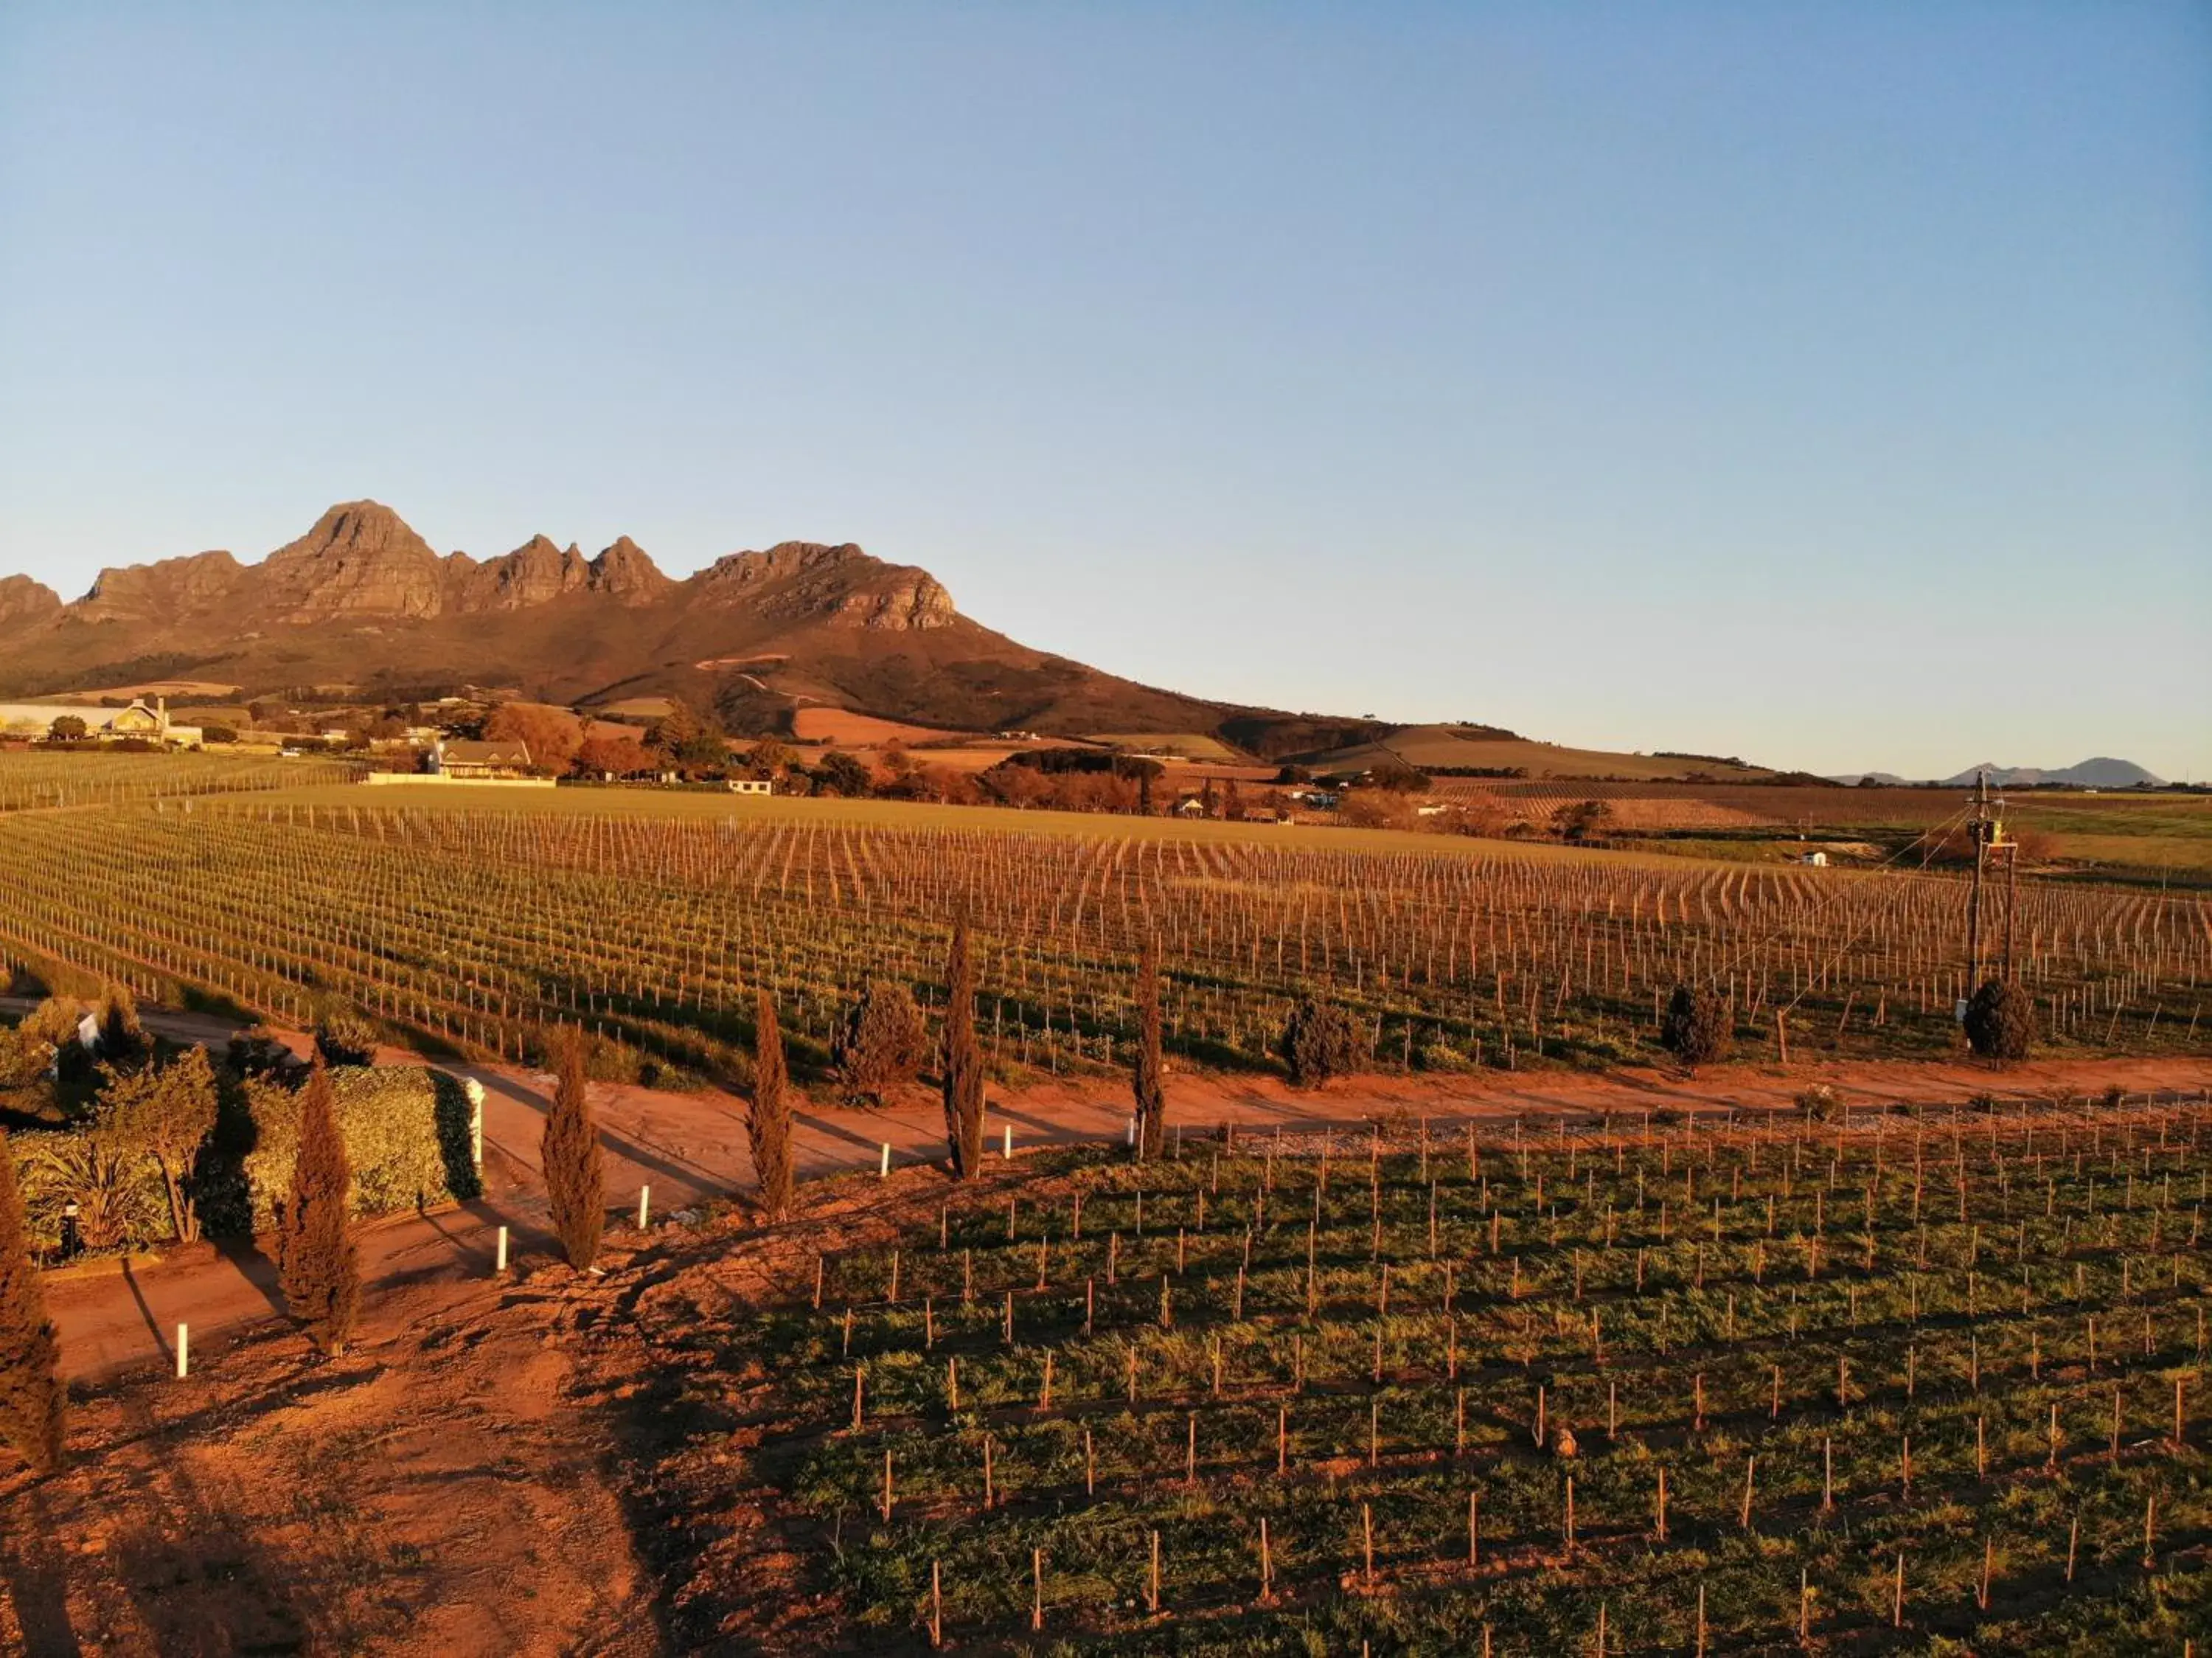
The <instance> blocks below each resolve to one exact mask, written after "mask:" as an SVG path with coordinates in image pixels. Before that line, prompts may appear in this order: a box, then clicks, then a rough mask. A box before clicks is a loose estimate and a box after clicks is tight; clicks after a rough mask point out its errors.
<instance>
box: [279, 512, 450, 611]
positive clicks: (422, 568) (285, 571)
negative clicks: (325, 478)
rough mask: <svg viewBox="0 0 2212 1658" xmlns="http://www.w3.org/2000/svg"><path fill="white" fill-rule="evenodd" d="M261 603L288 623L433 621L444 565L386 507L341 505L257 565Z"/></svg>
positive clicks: (442, 593) (439, 606) (441, 603)
mask: <svg viewBox="0 0 2212 1658" xmlns="http://www.w3.org/2000/svg"><path fill="white" fill-rule="evenodd" d="M258 576H259V586H260V588H261V589H262V596H263V599H264V602H265V603H266V604H267V605H269V607H270V608H271V609H273V610H276V612H278V613H281V614H283V616H284V617H285V618H286V619H289V620H291V621H295V622H309V621H314V620H317V619H319V618H322V617H326V616H335V615H346V614H360V615H382V616H415V617H428V616H435V615H437V614H438V613H439V612H440V611H441V610H443V609H444V608H445V581H444V576H445V567H444V564H443V561H442V560H441V559H440V558H439V557H438V555H437V554H436V553H435V552H432V551H431V550H430V545H429V543H428V542H427V541H425V540H424V539H422V537H421V536H419V535H417V534H416V533H415V532H414V531H413V530H412V529H411V528H410V527H408V524H407V522H406V521H405V520H404V519H403V518H401V517H400V515H398V513H396V512H394V511H392V509H391V508H389V507H387V506H385V505H384V504H383V503H380V502H376V501H347V502H343V503H339V504H338V505H337V506H335V507H332V508H331V509H330V510H329V511H328V512H325V514H324V515H322V516H321V517H320V518H319V519H317V520H316V521H315V527H313V529H311V530H309V531H308V532H307V533H306V534H305V535H303V536H301V538H300V539H298V540H296V541H292V542H288V543H287V544H286V545H285V546H281V547H279V548H277V549H276V552H272V553H270V555H269V557H268V558H266V559H264V561H263V562H262V564H261V566H260V569H259V570H258Z"/></svg>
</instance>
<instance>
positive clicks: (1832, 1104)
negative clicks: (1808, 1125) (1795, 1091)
mask: <svg viewBox="0 0 2212 1658" xmlns="http://www.w3.org/2000/svg"><path fill="white" fill-rule="evenodd" d="M1797 1109H1798V1110H1800V1111H1802V1112H1804V1113H1805V1115H1806V1117H1807V1119H1808V1120H1810V1121H1812V1122H1815V1123H1832V1122H1834V1121H1835V1120H1836V1119H1837V1118H1838V1117H1839V1116H1841V1115H1842V1114H1843V1110H1844V1100H1843V1096H1842V1095H1841V1094H1838V1093H1837V1092H1836V1091H1835V1089H1833V1088H1830V1087H1829V1086H1828V1085H1827V1084H1826V1082H1815V1083H1814V1084H1813V1086H1812V1087H1811V1088H1807V1089H1805V1090H1804V1091H1803V1092H1802V1093H1801V1094H1799V1095H1798V1096H1797Z"/></svg>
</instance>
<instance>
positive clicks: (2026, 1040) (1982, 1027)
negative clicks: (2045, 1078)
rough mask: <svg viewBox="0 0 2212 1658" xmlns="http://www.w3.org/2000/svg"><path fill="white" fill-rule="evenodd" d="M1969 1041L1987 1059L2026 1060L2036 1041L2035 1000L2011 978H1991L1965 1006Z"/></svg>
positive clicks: (1967, 1038) (2003, 1060)
mask: <svg viewBox="0 0 2212 1658" xmlns="http://www.w3.org/2000/svg"><path fill="white" fill-rule="evenodd" d="M1966 1041H1967V1043H1968V1045H1970V1046H1972V1049H1973V1051H1975V1052H1976V1053H1978V1054H1979V1055H1980V1056H1981V1057H1982V1058H1984V1059H1995V1060H1997V1061H2000V1062H2001V1063H2009V1062H2011V1061H2014V1060H2019V1059H2025V1058H2027V1051H2028V1049H2029V1048H2030V1047H2031V1046H2033V1044H2034V1041H2035V998H2034V997H2032V996H2030V995H2029V994H2028V993H2027V991H2024V990H2022V989H2021V987H2020V986H2019V985H2018V984H2015V983H2014V982H2013V981H2012V980H2011V979H2008V978H1992V979H1989V980H1987V981H1986V982H1984V984H1983V985H1982V988H1981V989H1979V990H1978V991H1975V992H1974V995H1973V999H1972V1001H1970V1002H1968V1003H1966Z"/></svg>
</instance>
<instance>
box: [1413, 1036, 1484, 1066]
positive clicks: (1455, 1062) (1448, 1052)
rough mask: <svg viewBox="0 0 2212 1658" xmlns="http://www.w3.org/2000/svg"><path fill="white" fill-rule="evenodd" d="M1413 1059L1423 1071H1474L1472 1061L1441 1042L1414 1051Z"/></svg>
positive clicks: (1428, 1044) (1431, 1043)
mask: <svg viewBox="0 0 2212 1658" xmlns="http://www.w3.org/2000/svg"><path fill="white" fill-rule="evenodd" d="M1413 1057H1414V1058H1415V1059H1417V1060H1418V1061H1419V1063H1420V1067H1421V1069H1422V1070H1435V1071H1468V1070H1474V1060H1472V1059H1470V1058H1468V1056H1467V1055H1465V1054H1463V1053H1462V1052H1461V1051H1459V1050H1458V1049H1457V1048H1455V1047H1452V1046H1451V1045H1449V1044H1447V1043H1443V1042H1430V1043H1427V1044H1425V1045H1423V1046H1421V1047H1419V1048H1417V1049H1415V1050H1414V1053H1413Z"/></svg>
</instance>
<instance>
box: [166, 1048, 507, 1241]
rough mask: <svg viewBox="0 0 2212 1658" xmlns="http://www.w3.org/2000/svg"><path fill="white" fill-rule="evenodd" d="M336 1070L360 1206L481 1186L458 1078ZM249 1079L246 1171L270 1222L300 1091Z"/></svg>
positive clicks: (283, 1180) (288, 1171)
mask: <svg viewBox="0 0 2212 1658" xmlns="http://www.w3.org/2000/svg"><path fill="white" fill-rule="evenodd" d="M330 1079H331V1095H332V1098H333V1100H334V1101H335V1103H336V1105H337V1119H338V1128H339V1130H340V1131H341V1132H342V1133H343V1135H344V1137H345V1147H346V1158H347V1161H349V1162H350V1163H351V1164H352V1165H353V1198H352V1204H353V1207H352V1212H353V1213H354V1214H356V1215H382V1214H388V1213H390V1212H392V1210H404V1209H416V1208H427V1207H428V1206H429V1205H430V1204H438V1203H443V1202H446V1201H447V1200H448V1199H454V1198H473V1197H476V1196H477V1194H478V1192H480V1191H481V1189H482V1188H481V1184H480V1182H479V1181H478V1179H477V1172H476V1165H475V1162H474V1161H473V1160H472V1158H471V1148H470V1143H469V1121H470V1115H471V1108H470V1106H469V1099H468V1095H467V1094H466V1093H465V1091H464V1090H463V1089H462V1088H461V1085H460V1083H459V1082H457V1081H456V1080H455V1079H454V1078H453V1077H451V1076H447V1075H446V1073H445V1072H443V1071H437V1070H425V1069H424V1068H422V1067H421V1066H418V1065H387V1066H379V1067H376V1068H374V1069H371V1068H368V1067H365V1066H349V1067H346V1068H344V1069H342V1070H333V1071H331V1073H330ZM245 1088H246V1108H247V1111H248V1112H249V1113H250V1115H251V1116H252V1125H253V1133H252V1139H253V1147H252V1150H250V1151H248V1152H247V1153H246V1157H245V1167H246V1184H247V1187H248V1189H249V1191H250V1192H251V1194H252V1215H253V1225H254V1227H255V1228H256V1229H257V1230H258V1229H261V1228H265V1227H267V1226H268V1225H270V1222H271V1221H272V1218H273V1216H274V1214H275V1210H276V1204H277V1203H278V1202H279V1201H280V1200H282V1199H283V1198H284V1196H285V1195H286V1194H287V1193H288V1192H289V1191H290V1190H291V1186H292V1163H293V1160H294V1159H295V1156H296V1155H298V1151H299V1144H300V1105H301V1095H300V1094H299V1093H298V1092H296V1091H295V1090H294V1089H292V1088H287V1087H285V1086H284V1085H283V1083H281V1082H272V1081H266V1080H263V1079H260V1078H253V1079H250V1080H249V1081H247V1082H246V1085H245ZM156 1189H157V1191H158V1185H157V1188H156Z"/></svg>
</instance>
